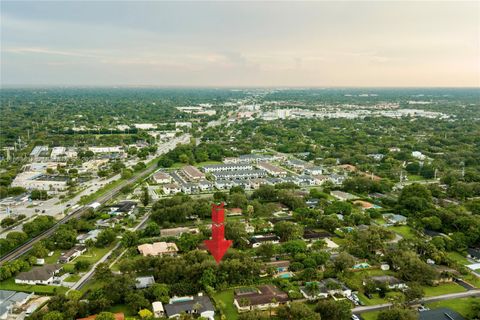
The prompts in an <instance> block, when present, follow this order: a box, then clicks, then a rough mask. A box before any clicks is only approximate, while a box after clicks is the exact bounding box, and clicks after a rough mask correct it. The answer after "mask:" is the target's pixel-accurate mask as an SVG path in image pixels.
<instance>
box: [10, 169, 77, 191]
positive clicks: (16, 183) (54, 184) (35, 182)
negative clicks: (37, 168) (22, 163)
mask: <svg viewBox="0 0 480 320" xmlns="http://www.w3.org/2000/svg"><path fill="white" fill-rule="evenodd" d="M67 181H68V178H67V177H64V176H52V175H46V174H43V173H39V172H33V171H26V172H21V173H19V174H18V175H17V176H16V177H15V179H14V180H13V181H12V187H22V188H25V189H27V190H33V189H38V190H45V191H49V192H51V193H56V192H59V191H63V190H65V189H66V188H67Z"/></svg>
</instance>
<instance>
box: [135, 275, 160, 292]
mask: <svg viewBox="0 0 480 320" xmlns="http://www.w3.org/2000/svg"><path fill="white" fill-rule="evenodd" d="M154 284H155V278H154V277H153V276H145V277H136V278H135V288H137V289H145V288H149V287H151V286H153V285H154Z"/></svg>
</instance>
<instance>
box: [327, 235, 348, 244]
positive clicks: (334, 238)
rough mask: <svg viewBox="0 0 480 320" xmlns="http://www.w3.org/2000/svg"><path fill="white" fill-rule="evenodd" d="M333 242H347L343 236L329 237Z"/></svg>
mask: <svg viewBox="0 0 480 320" xmlns="http://www.w3.org/2000/svg"><path fill="white" fill-rule="evenodd" d="M330 239H331V240H332V241H333V242H335V243H336V244H338V245H339V246H341V245H342V244H345V242H347V240H346V239H344V238H339V237H332V238H330Z"/></svg>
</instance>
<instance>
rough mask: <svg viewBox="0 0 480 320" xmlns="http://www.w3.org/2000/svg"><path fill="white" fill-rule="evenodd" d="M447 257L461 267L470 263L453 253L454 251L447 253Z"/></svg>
mask: <svg viewBox="0 0 480 320" xmlns="http://www.w3.org/2000/svg"><path fill="white" fill-rule="evenodd" d="M447 257H449V258H450V259H452V260H454V261H455V262H456V263H458V264H461V265H466V264H470V263H471V262H470V261H468V260H467V258H466V257H465V255H463V254H461V253H459V252H455V251H451V252H447Z"/></svg>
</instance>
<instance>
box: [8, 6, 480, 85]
mask: <svg viewBox="0 0 480 320" xmlns="http://www.w3.org/2000/svg"><path fill="white" fill-rule="evenodd" d="M1 84H2V85H39V86H43V85H92V86H96V85H101V86H105V85H107V86H109V85H152V86H321V87H323V86H455V87H462V86H480V2H479V1H471V2H459V1H455V2H440V1H432V2H405V1H404V2H393V1H387V0H386V1H382V2H380V1H378V2H359V1H353V2H340V1H336V2H194V3H192V2H176V3H173V2H170V3H169V2H139V1H136V2H120V1H116V2H113V1H106V2H100V1H90V2H75V1H68V2H41V1H35V2H28V1H16V2H14V1H11V2H9V1H3V0H2V1H1Z"/></svg>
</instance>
